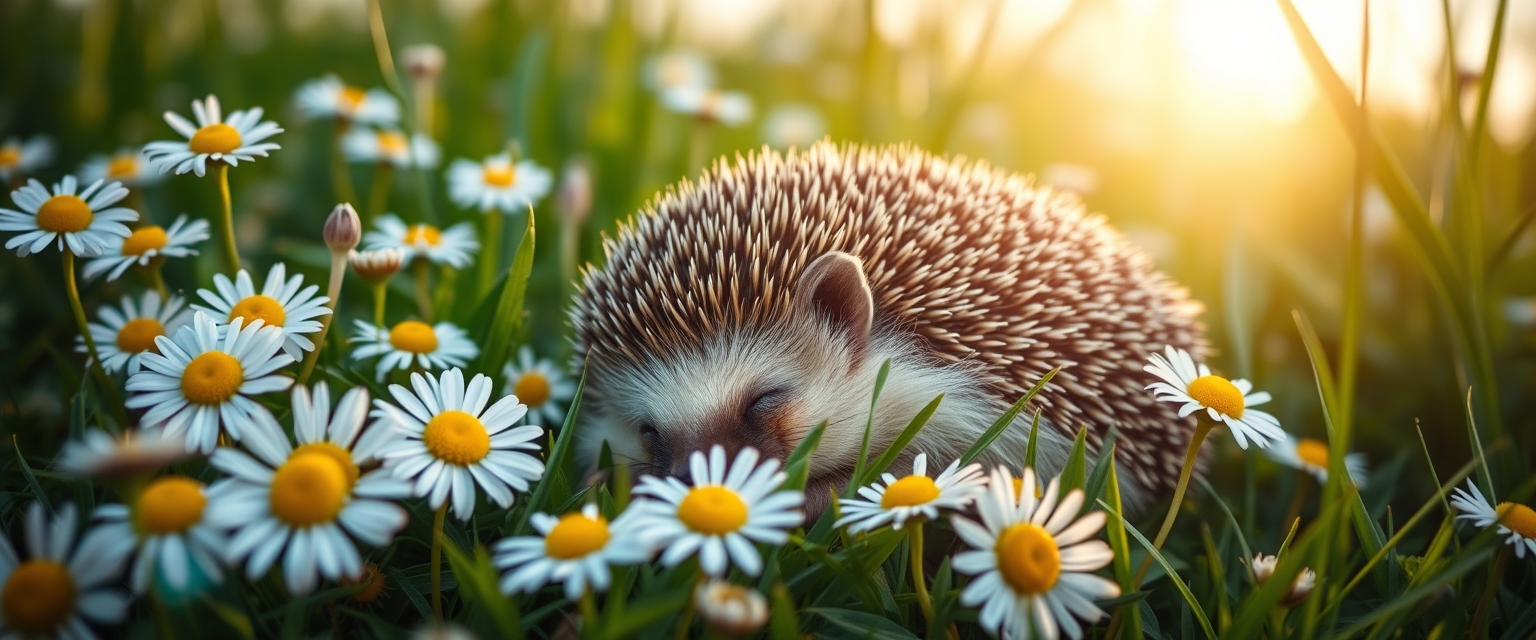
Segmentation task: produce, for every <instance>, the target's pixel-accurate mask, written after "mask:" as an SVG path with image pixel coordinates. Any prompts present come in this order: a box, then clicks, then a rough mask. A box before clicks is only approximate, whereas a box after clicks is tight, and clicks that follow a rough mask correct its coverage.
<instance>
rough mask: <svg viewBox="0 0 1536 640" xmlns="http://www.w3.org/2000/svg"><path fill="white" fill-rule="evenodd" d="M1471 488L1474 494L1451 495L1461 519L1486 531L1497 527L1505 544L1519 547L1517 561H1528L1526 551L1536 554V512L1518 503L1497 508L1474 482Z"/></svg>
mask: <svg viewBox="0 0 1536 640" xmlns="http://www.w3.org/2000/svg"><path fill="white" fill-rule="evenodd" d="M1467 488H1468V489H1471V491H1464V490H1462V489H1460V488H1457V489H1456V490H1455V492H1454V494H1453V495H1452V496H1451V505H1452V506H1454V507H1456V509H1457V510H1458V511H1460V512H1461V515H1459V516H1456V519H1457V520H1471V521H1472V524H1475V525H1477V526H1479V527H1482V528H1484V529H1487V528H1488V527H1493V526H1497V527H1498V531H1499V535H1500V536H1503V537H1504V543H1505V544H1508V545H1510V546H1512V547H1514V548H1515V557H1516V558H1524V557H1525V552H1526V551H1530V552H1531V553H1532V554H1533V555H1536V510H1532V509H1531V508H1530V507H1528V506H1526V505H1523V504H1520V503H1518V502H1500V503H1499V504H1498V505H1497V506H1495V505H1494V504H1493V503H1490V502H1489V501H1488V499H1487V498H1485V497H1483V492H1482V491H1481V490H1479V489H1478V488H1477V483H1476V482H1473V481H1472V480H1470V479H1469V480H1467Z"/></svg>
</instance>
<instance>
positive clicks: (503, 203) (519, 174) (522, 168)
mask: <svg viewBox="0 0 1536 640" xmlns="http://www.w3.org/2000/svg"><path fill="white" fill-rule="evenodd" d="M553 184H554V177H553V176H551V175H550V173H549V170H548V169H545V168H544V167H541V166H539V165H537V164H534V162H533V161H532V160H521V161H518V162H517V163H515V164H514V163H513V162H512V154H510V153H502V154H500V155H494V156H486V158H485V161H484V162H475V161H473V160H469V159H467V158H459V159H458V160H454V161H453V164H450V165H448V197H449V198H450V199H452V200H453V203H454V204H457V205H459V206H461V207H465V208H475V207H478V208H479V209H480V211H482V212H485V211H500V212H502V213H509V212H515V211H518V210H521V209H524V208H527V207H530V206H533V203H535V202H538V201H539V199H540V198H543V197H544V194H547V193H549V189H550V187H551V186H552V185H553Z"/></svg>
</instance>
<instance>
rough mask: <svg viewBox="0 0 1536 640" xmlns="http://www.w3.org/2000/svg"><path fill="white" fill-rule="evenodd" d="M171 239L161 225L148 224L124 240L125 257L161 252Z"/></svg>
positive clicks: (135, 230)
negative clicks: (151, 251) (153, 251)
mask: <svg viewBox="0 0 1536 640" xmlns="http://www.w3.org/2000/svg"><path fill="white" fill-rule="evenodd" d="M169 241H170V238H169V237H168V236H166V235H165V228H164V227H161V226H159V225H153V224H146V225H144V226H142V227H139V228H137V229H134V230H133V233H132V234H131V235H129V236H128V237H127V238H125V239H124V240H123V255H125V256H142V255H144V254H145V253H147V252H149V251H150V250H152V249H153V250H155V251H159V250H161V249H164V248H165V244H166V243H167V242H169Z"/></svg>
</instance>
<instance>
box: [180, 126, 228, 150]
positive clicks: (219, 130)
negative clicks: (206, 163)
mask: <svg viewBox="0 0 1536 640" xmlns="http://www.w3.org/2000/svg"><path fill="white" fill-rule="evenodd" d="M240 142H241V140H240V132H239V131H236V130H235V128H234V127H231V126H229V125H227V124H224V123H222V122H215V123H213V124H210V125H208V126H206V127H203V128H201V129H198V130H197V133H194V134H192V141H191V142H188V143H187V147H188V148H190V149H192V153H230V152H232V151H234V150H235V149H239V148H240Z"/></svg>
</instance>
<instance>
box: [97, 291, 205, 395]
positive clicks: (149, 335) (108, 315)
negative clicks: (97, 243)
mask: <svg viewBox="0 0 1536 640" xmlns="http://www.w3.org/2000/svg"><path fill="white" fill-rule="evenodd" d="M185 305H186V303H185V302H183V301H182V299H181V297H180V296H174V295H173V296H171V297H170V298H169V299H167V300H164V301H161V299H160V294H159V293H156V292H154V291H146V292H144V295H143V296H141V297H140V299H139V301H138V302H137V303H135V302H134V300H133V297H132V296H123V300H122V304H121V306H112V305H105V306H103V307H101V309H100V310H99V311H97V312H96V313H97V315H98V316H100V317H99V319H98V321H97V322H92V323H89V324H87V325H86V327H87V328H88V329H89V330H90V332H91V338H92V339H93V340H95V341H96V352H97V353H98V354H99V355H100V356H101V366H102V368H104V369H106V370H107V371H108V372H109V373H117V372H118V371H121V370H123V369H127V370H128V374H129V375H133V374H135V373H138V372H139V360H140V359H141V358H143V357H144V354H146V353H159V352H160V347H158V346H156V345H155V339H156V338H159V337H160V336H168V335H171V332H172V331H175V330H177V329H180V328H181V327H182V325H185V324H187V321H188V320H190V319H191V318H190V317H189V313H188V312H187V311H186V309H185V308H184V307H185ZM75 351H77V352H80V353H86V352H87V349H86V347H85V338H84V337H83V336H76V337H75Z"/></svg>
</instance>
